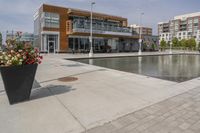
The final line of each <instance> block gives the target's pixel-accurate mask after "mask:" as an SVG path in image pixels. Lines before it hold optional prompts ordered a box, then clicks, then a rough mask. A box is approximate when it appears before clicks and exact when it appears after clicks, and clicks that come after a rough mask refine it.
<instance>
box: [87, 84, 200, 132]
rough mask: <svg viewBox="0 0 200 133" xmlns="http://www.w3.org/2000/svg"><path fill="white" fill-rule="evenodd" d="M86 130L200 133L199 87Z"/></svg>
mask: <svg viewBox="0 0 200 133" xmlns="http://www.w3.org/2000/svg"><path fill="white" fill-rule="evenodd" d="M87 133H200V87H198V88H196V89H192V90H190V91H188V92H186V93H183V94H180V95H178V96H175V97H172V98H169V99H167V100H164V101H162V102H159V103H157V104H154V105H151V106H148V107H146V108H143V109H141V110H138V111H136V112H134V113H131V114H128V115H126V116H123V117H121V118H119V119H117V120H114V121H112V122H110V123H107V124H105V125H103V126H100V127H96V128H93V129H91V130H89V131H88V132H87Z"/></svg>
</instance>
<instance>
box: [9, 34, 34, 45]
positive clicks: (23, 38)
mask: <svg viewBox="0 0 200 133" xmlns="http://www.w3.org/2000/svg"><path fill="white" fill-rule="evenodd" d="M8 39H16V40H18V41H20V42H26V43H30V44H32V45H33V43H34V34H33V33H28V32H21V31H7V32H6V40H8Z"/></svg>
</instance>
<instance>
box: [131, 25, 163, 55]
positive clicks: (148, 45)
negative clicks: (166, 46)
mask: <svg viewBox="0 0 200 133" xmlns="http://www.w3.org/2000/svg"><path fill="white" fill-rule="evenodd" d="M130 27H131V29H132V31H133V33H136V34H138V35H139V34H140V32H141V36H142V45H143V46H142V48H143V50H145V51H150V50H153V49H152V48H153V47H155V49H154V50H157V48H158V45H159V37H158V36H156V35H153V34H152V28H151V27H146V26H139V25H137V24H132V25H130ZM152 45H154V46H152Z"/></svg>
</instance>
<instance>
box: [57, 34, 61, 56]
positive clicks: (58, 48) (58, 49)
mask: <svg viewBox="0 0 200 133" xmlns="http://www.w3.org/2000/svg"><path fill="white" fill-rule="evenodd" d="M57 40H58V41H57V42H58V44H57V53H59V51H60V34H58V38H57Z"/></svg>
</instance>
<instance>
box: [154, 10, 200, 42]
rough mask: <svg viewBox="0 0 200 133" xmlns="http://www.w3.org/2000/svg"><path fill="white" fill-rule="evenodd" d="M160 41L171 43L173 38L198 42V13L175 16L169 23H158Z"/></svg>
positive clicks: (199, 18)
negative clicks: (190, 39) (192, 39)
mask: <svg viewBox="0 0 200 133" xmlns="http://www.w3.org/2000/svg"><path fill="white" fill-rule="evenodd" d="M158 34H159V38H160V41H161V40H162V39H163V40H165V41H167V42H171V41H172V39H173V38H174V37H177V38H178V39H179V40H181V39H189V38H195V40H196V42H197V44H198V43H199V42H200V12H196V13H190V14H184V15H179V16H175V17H174V18H173V19H172V20H169V22H160V23H158Z"/></svg>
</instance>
